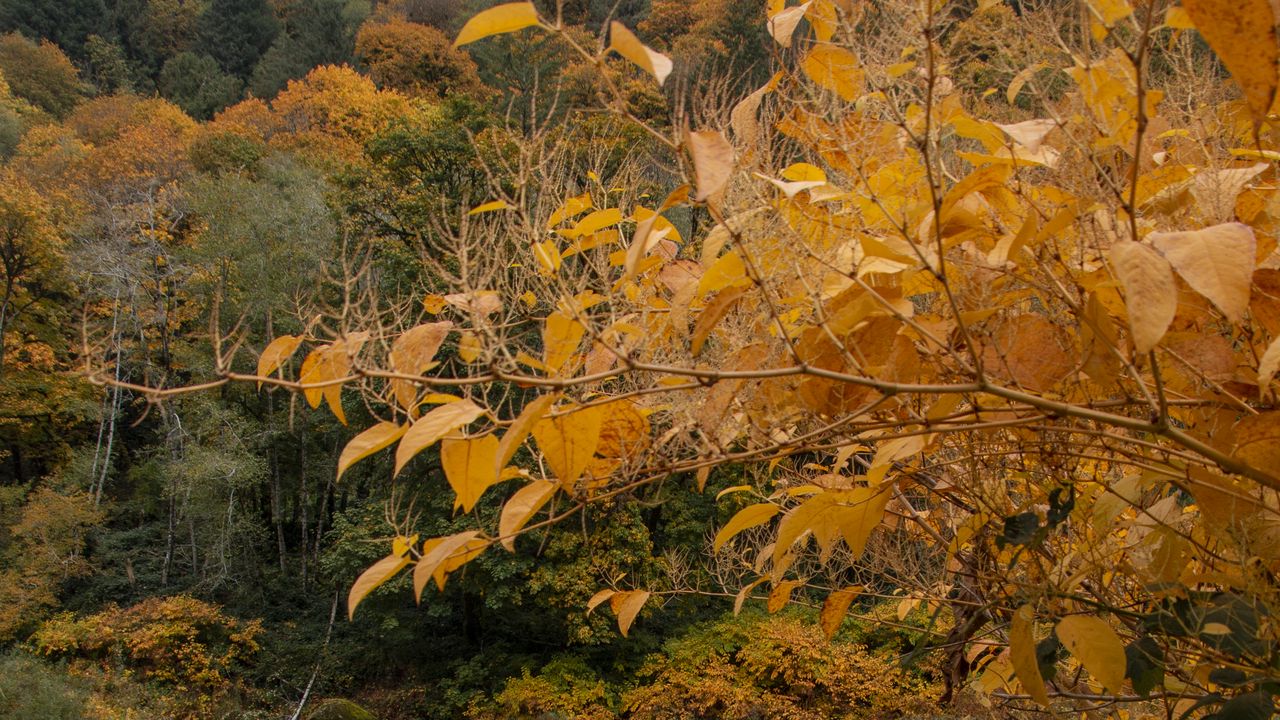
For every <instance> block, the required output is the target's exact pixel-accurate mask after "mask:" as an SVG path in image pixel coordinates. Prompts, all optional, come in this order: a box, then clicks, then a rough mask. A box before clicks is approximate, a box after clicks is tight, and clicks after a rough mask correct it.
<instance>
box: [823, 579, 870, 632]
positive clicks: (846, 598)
mask: <svg viewBox="0 0 1280 720" xmlns="http://www.w3.org/2000/svg"><path fill="white" fill-rule="evenodd" d="M861 592H862V586H861V585H853V586H851V587H847V588H843V589H840V590H837V591H835V592H833V593H831V594H830V595H828V596H827V599H826V601H824V602H823V603H822V613H821V615H819V618H818V623H819V624H820V625H821V626H822V634H823V635H826V636H827V639H828V640H830V639H831V638H833V637H835V635H836V631H837V630H839V629H840V624H841V623H843V622H844V616H845V615H846V614H848V612H849V606H850V605H852V604H853V601H854V600H855V599H857V597H858V595H859V594H860V593H861Z"/></svg>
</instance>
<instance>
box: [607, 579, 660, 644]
mask: <svg viewBox="0 0 1280 720" xmlns="http://www.w3.org/2000/svg"><path fill="white" fill-rule="evenodd" d="M649 596H650V593H649V592H648V591H647V590H628V591H626V592H617V593H614V594H613V595H611V596H610V597H609V608H610V609H612V610H613V614H614V615H617V616H618V632H620V633H622V637H626V636H627V633H628V632H629V631H630V630H631V623H633V622H635V619H636V615H638V614H640V608H642V607H644V604H645V603H646V602H648V601H649Z"/></svg>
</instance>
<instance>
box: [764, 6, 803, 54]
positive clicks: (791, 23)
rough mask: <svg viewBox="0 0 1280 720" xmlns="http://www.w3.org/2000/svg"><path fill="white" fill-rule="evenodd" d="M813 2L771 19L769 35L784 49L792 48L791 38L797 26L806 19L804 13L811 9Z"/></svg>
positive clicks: (792, 8)
mask: <svg viewBox="0 0 1280 720" xmlns="http://www.w3.org/2000/svg"><path fill="white" fill-rule="evenodd" d="M811 4H812V2H807V3H805V4H803V5H796V6H795V7H789V8H787V9H786V10H783V11H782V12H780V13H778V14H777V15H774V16H773V17H771V18H769V34H770V35H772V36H773V39H774V40H775V41H777V43H778V44H779V45H781V46H782V47H788V48H789V47H791V36H792V35H794V34H795V31H796V26H797V25H799V24H800V21H801V20H803V19H804V13H805V11H806V10H808V9H809V5H811Z"/></svg>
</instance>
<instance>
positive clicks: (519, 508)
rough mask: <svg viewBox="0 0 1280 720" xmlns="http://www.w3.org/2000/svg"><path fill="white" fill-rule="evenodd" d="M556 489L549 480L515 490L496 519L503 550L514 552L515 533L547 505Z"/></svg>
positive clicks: (554, 484)
mask: <svg viewBox="0 0 1280 720" xmlns="http://www.w3.org/2000/svg"><path fill="white" fill-rule="evenodd" d="M557 487H559V486H558V485H557V484H556V483H554V482H551V481H550V480H534V481H533V482H531V483H529V484H528V485H525V486H524V487H522V488H520V489H519V490H517V491H516V494H515V495H512V496H511V499H510V500H508V501H507V504H506V505H503V506H502V515H501V517H499V518H498V535H499V536H500V537H501V539H502V546H503V547H504V548H506V549H507V550H510V551H511V552H515V551H516V533H518V532H520V530H521V528H523V527H524V526H525V524H526V523H528V522H529V518H531V517H533V516H534V515H535V514H536V513H537V512H538V511H539V510H541V509H542V506H543V505H546V504H547V501H548V500H550V499H551V497H552V496H553V495H555V493H556V488H557Z"/></svg>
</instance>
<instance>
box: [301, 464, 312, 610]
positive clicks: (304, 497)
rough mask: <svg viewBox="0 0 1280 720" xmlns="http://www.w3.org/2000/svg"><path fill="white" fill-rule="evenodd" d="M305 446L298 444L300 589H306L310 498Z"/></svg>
mask: <svg viewBox="0 0 1280 720" xmlns="http://www.w3.org/2000/svg"><path fill="white" fill-rule="evenodd" d="M306 447H307V444H306V443H305V442H300V443H298V509H299V511H300V512H301V517H300V518H299V522H298V526H299V528H300V535H301V539H302V546H301V547H300V548H299V550H300V552H299V557H300V558H301V560H302V589H303V590H306V588H307V548H308V547H309V538H308V534H307V524H308V523H309V522H310V519H309V518H308V513H307V509H308V506H309V505H310V503H311V497H310V495H309V494H308V492H307V489H308V488H307V454H306Z"/></svg>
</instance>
